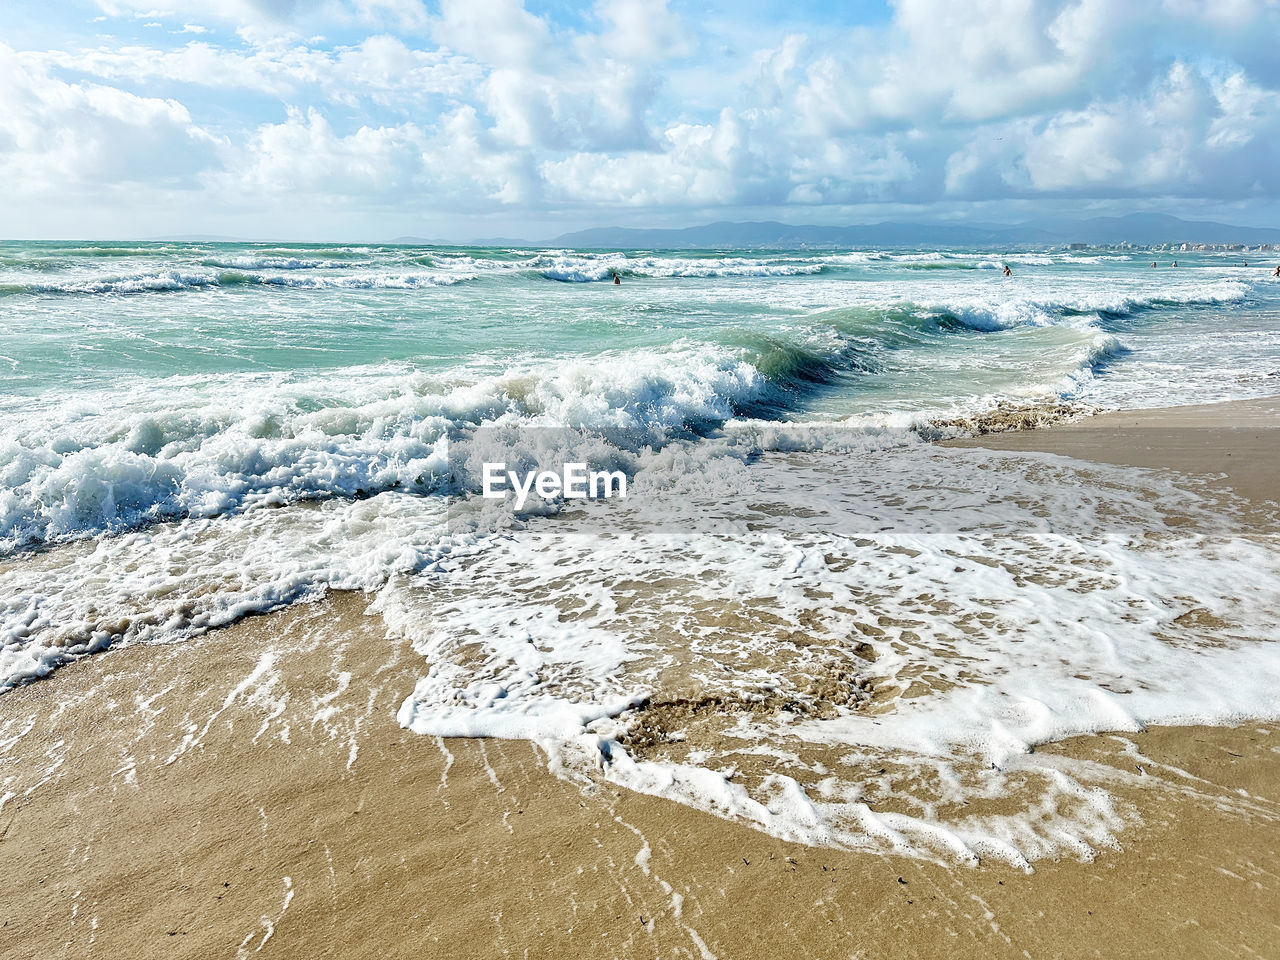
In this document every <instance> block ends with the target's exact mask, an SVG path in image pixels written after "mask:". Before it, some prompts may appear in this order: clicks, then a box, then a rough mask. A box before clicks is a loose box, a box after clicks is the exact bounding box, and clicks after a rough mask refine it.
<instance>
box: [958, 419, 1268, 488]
mask: <svg viewBox="0 0 1280 960" xmlns="http://www.w3.org/2000/svg"><path fill="white" fill-rule="evenodd" d="M947 445H948V446H957V447H987V448H990V449H993V450H1010V451H1024V452H1025V451H1038V452H1041V453H1056V454H1060V455H1062V456H1067V457H1075V458H1077V459H1081V460H1094V461H1097V462H1100V463H1114V464H1119V465H1121V466H1127V467H1145V468H1152V469H1167V470H1175V471H1179V472H1181V473H1187V474H1193V475H1198V476H1210V477H1215V478H1217V482H1218V483H1219V484H1220V485H1222V486H1226V487H1230V488H1231V489H1232V490H1233V491H1234V492H1236V493H1237V494H1239V495H1240V496H1242V497H1246V498H1248V499H1251V500H1254V501H1275V500H1280V397H1267V398H1264V399H1260V400H1239V401H1233V402H1230V403H1210V404H1203V405H1199V406H1187V407H1171V408H1167V409H1163V410H1130V411H1125V412H1120V413H1102V414H1099V415H1097V416H1093V417H1085V418H1084V419H1081V420H1076V421H1073V422H1070V423H1060V424H1057V425H1055V426H1053V427H1052V428H1049V429H1043V430H1012V431H1008V432H1005V433H991V434H987V435H986V436H982V437H976V438H974V439H972V440H953V441H949V442H948V443H947Z"/></svg>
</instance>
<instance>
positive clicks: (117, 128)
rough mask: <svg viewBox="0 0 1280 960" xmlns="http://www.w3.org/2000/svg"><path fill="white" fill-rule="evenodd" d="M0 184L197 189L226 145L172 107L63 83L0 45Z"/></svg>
mask: <svg viewBox="0 0 1280 960" xmlns="http://www.w3.org/2000/svg"><path fill="white" fill-rule="evenodd" d="M0 114H3V115H4V117H5V123H4V126H3V129H0V177H3V179H4V182H5V183H6V184H9V186H10V189H12V190H16V191H19V192H20V193H22V194H46V193H60V192H63V191H66V190H68V189H71V188H77V187H81V186H85V187H97V188H107V187H112V186H117V185H121V184H147V185H151V186H166V187H177V186H184V185H185V186H188V187H195V186H197V185H198V180H197V176H196V175H197V174H198V173H200V172H201V171H202V170H205V169H208V168H210V167H211V166H213V165H214V164H215V163H216V162H217V158H218V153H219V151H220V149H221V148H222V147H224V146H225V144H224V142H223V141H222V140H221V139H220V138H218V137H216V136H214V135H213V134H211V133H209V132H207V131H206V130H204V129H203V128H202V127H200V126H198V125H197V124H196V123H195V122H194V121H193V120H192V118H191V115H190V113H189V112H188V111H187V109H186V107H184V106H183V105H182V104H180V103H178V102H177V101H175V100H167V99H160V98H155V97H141V96H137V95H135V94H132V93H129V92H126V91H123V90H119V89H117V88H115V87H111V86H105V85H102V84H93V83H66V82H64V81H61V80H58V79H55V78H52V77H50V76H49V75H48V74H47V73H45V72H43V71H41V70H39V69H32V67H31V66H30V65H29V64H28V63H27V62H25V61H24V60H23V59H22V58H20V57H19V56H18V55H17V54H15V53H14V51H13V50H12V49H10V48H9V47H7V46H4V45H0Z"/></svg>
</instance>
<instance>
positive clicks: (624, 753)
mask: <svg viewBox="0 0 1280 960" xmlns="http://www.w3.org/2000/svg"><path fill="white" fill-rule="evenodd" d="M859 459H860V460H861V462H860V463H859V462H851V461H850V460H849V458H847V457H843V456H834V455H832V454H829V453H828V454H821V455H807V456H805V457H802V458H800V459H796V458H795V457H794V456H791V457H788V458H787V459H786V460H785V461H784V460H777V459H771V460H766V461H765V462H764V463H762V464H756V465H754V466H746V465H744V464H741V463H737V464H736V465H735V464H734V462H733V461H731V460H722V461H718V463H719V464H720V465H721V466H717V467H716V468H715V469H714V470H713V471H712V473H711V474H710V475H704V477H703V479H704V480H708V481H710V480H714V482H713V483H708V485H707V486H705V487H704V488H703V489H702V490H701V491H699V490H698V486H697V483H696V482H692V478H693V477H694V476H695V472H693V471H690V470H688V469H686V468H685V467H686V466H687V465H680V469H679V470H678V472H679V473H680V476H681V477H682V478H683V485H681V486H680V488H679V490H678V493H677V495H675V496H668V497H665V498H661V499H660V500H658V501H654V502H651V503H649V504H647V505H643V504H642V503H641V502H640V501H636V500H632V501H631V502H630V503H629V504H628V505H627V507H626V508H625V509H623V510H616V509H614V510H612V512H611V513H610V515H609V517H608V519H607V526H606V527H605V528H597V527H596V526H594V525H593V524H592V523H591V522H590V521H589V520H586V521H584V522H585V524H586V525H585V526H584V527H581V528H577V529H578V530H579V531H580V533H575V528H574V526H573V522H574V521H573V518H566V519H565V520H564V521H560V522H558V524H557V525H555V526H553V527H552V528H550V529H538V530H534V531H530V532H529V533H528V534H525V535H522V536H520V537H517V538H512V539H505V540H503V541H501V542H500V543H496V544H494V545H492V546H491V547H490V549H489V550H487V551H485V552H483V553H479V554H475V555H474V556H472V557H471V558H469V559H466V560H449V559H445V560H444V561H442V563H441V565H439V566H438V567H436V568H435V569H434V572H432V573H431V574H429V575H427V576H425V577H424V578H423V579H421V580H416V581H415V580H410V581H405V582H402V583H400V584H398V585H395V586H393V587H388V589H387V590H386V591H384V593H383V595H382V597H381V598H380V600H379V604H378V608H379V609H380V610H381V612H382V613H383V615H384V617H386V618H387V621H388V624H389V625H390V627H391V628H392V629H395V630H398V631H400V632H402V633H404V634H406V635H408V636H409V637H411V638H412V639H413V640H414V643H415V644H416V647H417V649H419V650H420V651H421V652H422V654H423V655H424V658H425V659H426V660H427V661H428V662H429V663H430V664H431V670H430V672H429V674H428V675H427V676H426V677H425V678H424V679H423V681H422V682H421V683H419V685H418V688H417V689H416V690H415V692H414V694H413V696H412V697H410V698H409V699H408V700H407V701H406V702H405V704H404V707H403V708H402V710H401V714H400V717H401V722H402V723H404V724H405V725H406V726H408V727H410V728H411V729H413V730H415V731H417V732H420V733H423V734H433V735H467V736H501V737H519V738H528V739H532V740H536V741H538V742H539V743H541V744H542V745H543V746H544V748H545V749H546V750H547V751H548V752H549V753H550V754H551V755H552V757H553V758H554V763H555V764H556V765H558V767H559V768H560V769H562V770H564V771H565V772H566V773H569V774H572V775H574V776H581V777H585V778H588V779H590V778H592V777H596V776H603V777H605V778H607V779H609V780H612V781H614V782H616V783H619V784H622V785H624V786H627V787H629V788H632V789H637V790H640V791H643V792H647V793H653V794H657V795H660V796H664V797H668V798H670V799H673V800H676V801H679V802H682V803H687V804H691V805H693V806H696V807H698V808H700V809H704V810H707V811H709V812H712V813H716V814H718V815H723V816H731V817H735V818H739V819H743V820H746V821H748V822H751V823H754V824H755V825H757V826H759V827H760V828H762V829H765V830H767V831H769V832H771V833H774V834H776V835H778V836H781V837H786V838H789V839H794V840H800V841H804V842H809V843H836V844H840V845H846V846H851V847H869V848H883V847H886V846H887V847H889V848H892V849H896V850H899V851H902V852H914V853H921V854H926V855H932V856H942V857H944V858H946V859H961V860H974V859H977V858H979V857H996V858H999V859H1003V860H1006V861H1009V862H1012V863H1015V864H1021V865H1025V864H1026V863H1027V862H1029V861H1033V860H1035V859H1037V858H1040V857H1044V856H1051V855H1058V854H1061V853H1063V852H1069V853H1071V854H1073V855H1081V854H1084V855H1088V854H1089V853H1090V852H1091V851H1093V850H1096V849H1097V848H1098V847H1100V846H1105V845H1110V844H1114V843H1115V842H1116V839H1115V838H1116V835H1117V832H1118V831H1119V830H1120V829H1121V828H1122V826H1123V817H1122V816H1121V815H1120V813H1119V812H1117V811H1116V809H1115V808H1114V806H1113V804H1112V801H1111V800H1110V798H1109V797H1108V795H1107V794H1106V793H1105V792H1104V791H1102V790H1100V789H1098V787H1097V786H1096V785H1091V784H1089V783H1088V782H1087V781H1083V780H1081V779H1079V776H1078V773H1074V772H1073V771H1072V769H1071V768H1070V767H1069V766H1064V765H1063V764H1062V763H1060V762H1059V761H1058V760H1055V759H1054V758H1052V757H1049V758H1042V757H1041V756H1040V755H1039V754H1035V753H1032V752H1031V748H1032V747H1033V746H1034V745H1036V744H1039V743H1044V742H1046V741H1049V740H1053V739H1059V738H1061V737H1065V736H1070V735H1074V734H1079V733H1086V732H1094V731H1099V730H1112V729H1121V730H1136V729H1139V728H1140V727H1141V726H1142V725H1144V724H1148V723H1191V722H1196V723H1222V722H1233V721H1237V720H1239V719H1241V718H1243V717H1246V716H1253V717H1276V716H1280V694H1277V692H1276V691H1277V690H1278V689H1280V686H1278V684H1277V681H1280V662H1278V661H1277V657H1276V654H1275V649H1276V647H1275V644H1276V643H1277V642H1280V614H1277V612H1276V611H1275V610H1274V604H1273V598H1274V596H1275V595H1276V593H1277V592H1278V591H1280V564H1278V563H1277V561H1276V558H1275V554H1274V551H1273V549H1272V546H1271V544H1270V543H1268V542H1267V541H1266V540H1265V539H1263V540H1261V541H1254V540H1247V539H1242V538H1238V537H1237V538H1224V537H1223V536H1222V533H1223V528H1222V522H1223V516H1224V514H1223V513H1222V511H1227V513H1228V514H1229V513H1230V511H1231V510H1232V509H1234V508H1233V507H1231V506H1230V505H1229V504H1224V503H1218V502H1216V501H1214V500H1212V499H1211V498H1210V499H1206V498H1205V497H1203V496H1202V495H1201V494H1198V493H1197V492H1196V491H1194V490H1191V489H1186V488H1182V489H1179V488H1178V487H1176V486H1172V485H1170V484H1169V482H1168V481H1166V480H1163V479H1160V478H1157V477H1155V476H1153V475H1150V474H1144V473H1142V472H1140V471H1125V470H1120V469H1111V468H1098V467H1092V466H1088V467H1085V466H1078V465H1073V464H1071V463H1070V462H1066V461H1062V460H1059V459H1055V458H1046V457H1029V458H1016V457H1008V456H1000V455H992V454H987V453H982V452H969V451H966V452H951V451H939V450H937V449H934V448H929V447H911V448H907V449H906V450H897V451H894V452H891V453H884V454H877V453H875V452H874V451H873V450H866V451H864V452H863V453H862V454H861V455H860V458H859ZM722 467H723V468H722ZM922 477H937V478H944V479H942V480H941V482H939V483H929V484H925V485H922V484H921V481H920V478H922ZM735 478H736V479H735ZM735 483H736V488H733V489H732V493H731V496H732V500H731V502H730V503H729V504H727V505H726V504H725V503H724V502H723V501H721V500H719V499H715V498H714V497H713V494H714V493H723V491H724V490H725V489H727V488H732V487H733V485H734V484H735ZM661 487H662V484H657V485H655V486H654V487H651V488H650V489H655V490H656V489H659V488H661ZM795 504H804V505H805V512H804V514H803V516H800V517H797V516H795V514H793V513H791V512H790V511H791V508H793V507H794V505H795ZM598 506H599V505H597V508H598ZM589 513H590V510H586V511H583V513H582V516H586V515H589ZM574 516H579V515H578V514H575V515H574ZM655 517H659V518H661V519H660V520H658V521H656V522H657V526H656V527H655V526H654V523H655V520H654V518H655ZM560 524H563V525H562V526H561V525H560ZM682 528H683V529H682ZM1245 568H1247V569H1249V570H1250V571H1251V576H1250V578H1249V579H1248V582H1241V579H1240V577H1239V571H1240V570H1241V569H1245ZM512 571H519V573H518V575H512ZM873 658H874V659H873ZM699 704H704V705H707V706H705V707H701V708H700V707H699V706H698V705H699ZM649 718H652V719H649ZM636 730H641V731H647V732H646V733H645V734H644V735H643V736H640V737H639V738H638V739H637V736H636V733H635V731H636ZM654 731H656V733H655V732H654ZM890 768H892V769H891V770H890ZM877 771H878V773H877ZM995 796H1004V797H1006V798H1010V799H1012V800H1013V801H1014V807H1015V808H1016V810H1017V812H1015V813H1010V814H1004V815H1000V816H976V815H975V816H967V815H966V814H965V813H964V812H963V811H964V806H965V804H966V803H968V802H970V801H974V800H978V799H981V798H984V797H987V798H989V797H995ZM889 810H892V811H894V812H892V813H890V812H887V811H889ZM955 811H960V812H959V813H957V812H955Z"/></svg>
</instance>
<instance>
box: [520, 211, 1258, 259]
mask: <svg viewBox="0 0 1280 960" xmlns="http://www.w3.org/2000/svg"><path fill="white" fill-rule="evenodd" d="M1123 242H1128V243H1133V244H1137V245H1140V246H1147V245H1150V244H1159V243H1218V244H1222V243H1246V244H1258V243H1280V228H1275V229H1266V228H1258V227H1236V226H1231V225H1230V224H1225V223H1213V222H1210V221H1194V220H1182V219H1180V218H1179V217H1173V216H1169V215H1167V214H1148V213H1135V214H1130V215H1129V216H1125V217H1095V218H1093V219H1090V220H1050V221H1041V222H1035V221H1032V222H1027V223H1021V224H1016V225H1000V224H967V225H956V224H936V223H934V224H930V223H876V224H866V225H861V226H847V227H825V226H793V225H791V224H786V223H777V222H773V221H768V222H749V223H730V222H727V221H721V222H719V223H709V224H705V225H703V226H698V227H685V228H683V229H647V230H646V229H634V228H629V227H597V228H595V229H591V230H579V231H576V232H573V233H565V234H561V235H560V236H558V237H556V238H555V239H553V240H550V241H547V243H548V244H549V245H551V246H557V247H607V248H621V249H676V250H679V249H697V248H738V247H756V248H774V249H796V248H801V249H803V248H806V247H916V246H954V247H998V246H1012V245H1021V244H1032V245H1050V244H1061V243H1087V244H1114V243H1123ZM515 243H516V241H505V240H504V241H503V245H506V246H510V245H514V244H515Z"/></svg>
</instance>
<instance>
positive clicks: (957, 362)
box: [0, 242, 1280, 868]
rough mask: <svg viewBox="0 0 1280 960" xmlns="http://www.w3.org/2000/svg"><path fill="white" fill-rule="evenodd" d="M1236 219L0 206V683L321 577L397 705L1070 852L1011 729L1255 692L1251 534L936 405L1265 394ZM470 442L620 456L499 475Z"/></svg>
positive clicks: (1275, 712) (1102, 799)
mask: <svg viewBox="0 0 1280 960" xmlns="http://www.w3.org/2000/svg"><path fill="white" fill-rule="evenodd" d="M1263 256H1265V255H1264V254H1260V253H1252V254H1250V253H1240V252H1179V253H1176V254H1171V253H1168V252H1160V253H1152V252H1150V251H1145V250H1133V249H1101V248H1099V249H1084V250H1064V249H1039V248H1035V249H1030V248H1029V249H1015V250H1007V249H1004V250H984V251H979V250H961V249H937V250H933V249H922V250H840V251H827V250H776V251H762V250H720V251H687V250H681V251H661V250H629V251H601V250H569V249H541V248H533V247H530V248H511V249H494V248H464V247H445V246H421V245H400V244H382V245H380V244H368V245H366V244H277V243H162V242H157V243H134V242H129V243H111V242H4V243H0V691H5V690H11V689H13V688H14V687H16V686H19V685H22V684H26V683H30V682H37V681H39V680H41V678H45V677H47V676H48V675H49V674H51V673H53V672H54V671H56V670H57V669H58V668H60V667H62V666H63V665H65V664H68V663H70V662H73V661H76V660H80V659H82V658H84V657H86V656H89V655H91V654H101V655H103V656H107V657H109V656H110V655H111V654H110V651H111V650H113V649H116V648H120V647H122V646H126V645H138V644H155V643H166V644H167V643H181V642H184V641H188V640H190V639H192V638H194V637H196V636H198V635H200V634H202V633H204V632H206V631H208V630H211V629H215V628H218V627H221V626H225V625H227V624H231V623H234V622H235V621H237V620H239V619H241V618H243V617H246V616H248V615H251V614H268V613H271V612H272V611H277V610H280V609H282V608H285V607H288V606H291V605H294V604H300V603H310V602H318V601H321V600H323V598H325V597H326V596H328V595H330V594H332V593H334V592H339V591H357V592H359V593H361V594H362V595H363V596H364V597H365V598H367V600H368V601H369V603H370V607H369V612H370V614H371V616H375V617H376V616H380V617H381V618H382V620H381V623H382V628H381V629H383V630H384V632H385V634H386V635H388V636H390V635H392V634H395V635H398V636H405V637H408V638H409V639H411V640H412V642H413V647H414V649H415V650H416V651H417V652H418V653H419V654H420V655H421V656H422V679H421V681H420V682H419V683H418V685H417V687H416V689H413V690H406V691H405V699H404V701H403V706H402V707H401V709H400V713H399V718H400V722H401V723H402V724H403V725H404V726H405V727H407V728H409V729H411V730H414V731H416V732H418V733H421V734H424V735H427V736H442V737H449V736H461V737H490V736H497V737H508V738H521V739H528V740H531V741H533V742H534V743H536V744H537V745H538V746H539V748H540V750H541V751H542V752H543V754H544V755H545V756H546V758H547V762H548V766H549V768H550V769H552V770H553V771H554V772H556V773H557V774H558V775H560V776H564V777H569V778H573V779H576V780H578V781H579V782H580V783H581V784H582V785H583V788H584V789H591V788H592V785H593V784H596V785H598V784H600V783H601V782H612V783H616V784H620V785H622V786H625V787H628V788H630V789H635V790H641V791H644V792H647V793H653V794H656V795H660V796H665V797H668V798H670V799H671V800H672V801H674V802H680V803H685V804H688V805H691V806H694V807H697V808H698V809H702V810H705V811H707V812H709V813H712V814H715V815H719V816H725V817H730V818H733V819H739V820H742V821H744V822H748V823H751V824H753V825H754V826H756V827H757V828H759V829H762V830H766V831H768V832H770V833H773V834H775V835H777V836H781V837H787V838H791V839H798V840H802V841H804V842H808V843H815V844H834V845H838V846H845V847H852V848H864V847H865V848H868V849H880V850H883V849H892V850H897V851H899V852H904V853H909V854H918V855H924V856H930V857H941V858H945V859H958V860H960V861H976V860H978V859H981V858H991V857H994V858H997V859H1001V860H1004V861H1007V862H1010V863H1014V864H1018V865H1021V866H1025V867H1028V868H1029V867H1030V865H1031V864H1032V863H1033V862H1034V861H1035V860H1036V859H1038V858H1042V857H1045V856H1057V855H1061V854H1062V853H1063V852H1064V851H1065V852H1072V853H1075V854H1078V855H1081V856H1088V855H1090V854H1091V853H1092V852H1093V851H1096V850H1097V849H1100V848H1103V847H1106V846H1110V845H1114V844H1115V843H1116V842H1117V841H1116V837H1117V836H1118V835H1119V833H1120V831H1121V830H1122V829H1123V827H1124V823H1125V814H1124V812H1123V811H1120V810H1118V809H1117V808H1116V807H1115V806H1114V804H1113V802H1112V800H1111V798H1110V795H1109V794H1108V793H1107V791H1106V790H1105V789H1102V788H1100V787H1098V786H1096V785H1094V784H1091V783H1090V782H1089V780H1088V777H1087V776H1085V775H1084V773H1082V772H1081V771H1080V770H1078V769H1073V768H1071V767H1070V765H1069V764H1068V763H1067V761H1066V760H1064V759H1062V758H1057V759H1046V758H1045V757H1044V756H1042V754H1040V753H1037V752H1036V751H1035V747H1036V746H1038V745H1040V744H1044V743H1046V742H1050V741H1053V740H1057V739H1061V738H1063V737H1067V736H1071V735H1074V734H1081V733H1092V732H1098V731H1104V730H1138V729H1141V728H1142V727H1143V726H1144V725H1146V724H1151V723H1239V722H1244V721H1245V720H1247V719H1267V718H1275V717H1277V716H1280V647H1277V646H1276V643H1277V641H1280V604H1278V603H1277V602H1276V599H1277V597H1280V559H1278V558H1277V553H1276V550H1275V538H1274V536H1273V535H1269V534H1265V533H1258V532H1257V530H1258V529H1259V528H1258V526H1257V524H1256V523H1254V522H1253V521H1250V522H1249V523H1245V522H1244V521H1243V519H1242V518H1244V517H1245V516H1246V515H1247V516H1255V517H1256V512H1254V513H1251V512H1250V511H1251V510H1253V509H1254V508H1251V507H1249V506H1248V505H1245V504H1242V503H1240V502H1238V501H1234V500H1233V499H1232V498H1231V497H1230V496H1229V495H1226V494H1223V493H1221V492H1217V488H1212V487H1209V486H1207V485H1205V484H1203V483H1200V482H1198V481H1194V480H1190V479H1187V478H1180V477H1178V476H1176V475H1172V474H1169V473H1167V472H1161V471H1151V470H1136V469H1128V468H1120V467H1104V466H1101V465H1096V464H1087V463H1084V462H1080V461H1073V460H1068V459H1066V458H1061V457H1049V456H1045V455H1034V454H1021V455H1014V454H1001V453H995V452H990V451H981V450H973V449H958V448H954V447H950V446H942V445H939V444H938V443H937V442H936V441H938V440H941V439H946V438H949V437H959V436H964V435H966V434H970V433H974V432H981V431H983V430H987V429H993V428H998V427H999V426H1002V425H1009V424H1028V423H1048V422H1052V421H1055V420H1060V419H1070V418H1075V417H1084V416H1088V415H1090V414H1092V413H1095V412H1097V411H1101V410H1114V409H1133V408H1148V407H1163V406H1171V405H1181V404H1197V403H1211V402H1218V401H1226V400H1233V399H1243V398H1254V397H1266V396H1271V395H1274V394H1276V393H1280V279H1276V278H1274V277H1273V276H1272V271H1273V269H1274V267H1275V263H1274V262H1271V261H1264V260H1263V259H1261V258H1262V257H1263ZM1271 256H1272V260H1275V259H1276V257H1275V255H1271ZM1254 257H1257V258H1259V259H1258V260H1257V262H1254V261H1253V259H1252V258H1254ZM1175 259H1176V261H1177V262H1176V266H1175V265H1174V260H1175ZM1005 266H1008V267H1009V269H1010V270H1011V272H1012V275H1011V276H1006V275H1005V274H1004V267H1005ZM614 276H616V277H617V278H618V279H619V281H620V282H619V283H614V282H613V277H614ZM496 460H501V461H503V462H507V463H510V464H512V465H517V464H524V465H525V466H531V465H535V464H538V465H546V464H548V463H552V464H554V463H558V462H567V461H569V460H580V461H583V462H587V463H589V464H591V465H593V466H596V467H600V468H601V469H608V470H616V471H620V472H622V473H623V474H625V475H626V476H627V478H628V479H629V481H630V490H631V494H630V495H629V496H628V497H626V498H620V499H615V500H607V501H606V500H593V501H587V502H575V501H569V500H565V499H562V498H561V499H557V498H551V499H549V500H543V499H539V498H535V500H534V502H532V503H530V504H528V505H527V506H526V508H525V509H516V508H515V507H514V506H513V504H512V502H511V501H509V500H507V501H493V500H490V499H486V498H483V497H482V496H481V495H480V490H481V485H480V474H481V472H482V466H483V463H484V462H490V461H496ZM192 649H193V654H192V655H193V656H196V655H198V653H196V652H194V651H196V650H198V647H197V646H195V645H193V647H192ZM351 682H353V683H359V682H360V678H351ZM3 713H4V696H3V693H0V734H3V733H4V727H3ZM2 739H3V736H0V740H2ZM997 801H999V802H997Z"/></svg>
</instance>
